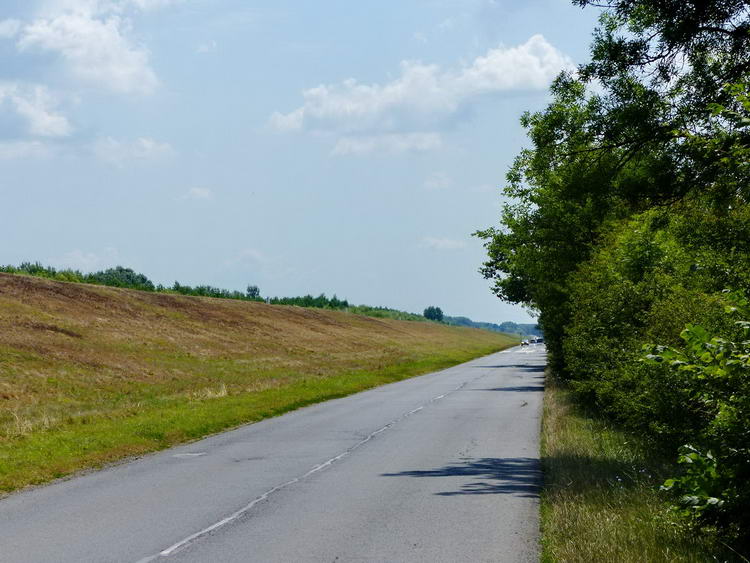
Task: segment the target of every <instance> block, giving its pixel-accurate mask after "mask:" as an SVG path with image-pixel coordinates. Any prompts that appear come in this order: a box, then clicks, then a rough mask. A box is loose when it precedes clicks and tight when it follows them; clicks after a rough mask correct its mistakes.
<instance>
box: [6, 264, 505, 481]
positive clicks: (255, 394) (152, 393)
mask: <svg viewBox="0 0 750 563" xmlns="http://www.w3.org/2000/svg"><path fill="white" fill-rule="evenodd" d="M514 343H515V340H514V339H513V337H510V336H508V335H503V334H498V333H491V332H487V331H480V330H475V329H467V328H458V327H448V326H442V325H438V324H434V323H416V322H406V321H396V320H391V319H375V318H371V317H365V316H359V315H353V314H350V313H344V312H338V311H326V310H320V309H303V308H299V307H285V306H273V305H266V304H263V303H253V302H242V301H233V300H222V299H210V298H198V297H184V296H177V295H165V294H159V293H151V292H141V291H133V290H124V289H114V288H106V287H100V286H93V285H82V284H73V283H62V282H54V281H48V280H44V279H39V278H32V277H26V276H18V275H9V274H0V491H6V492H7V491H12V490H14V489H17V488H20V487H23V486H26V485H30V484H34V483H41V482H44V481H47V480H49V479H52V478H55V477H60V476H63V475H67V474H70V473H72V472H74V471H77V470H80V469H83V468H87V467H96V466H100V465H101V464H104V463H107V462H111V461H114V460H117V459H119V458H122V457H126V456H130V455H137V454H142V453H145V452H148V451H153V450H156V449H159V448H163V447H167V446H169V445H171V444H175V443H179V442H181V441H186V440H191V439H195V438H198V437H200V436H204V435H206V434H209V433H212V432H217V431H220V430H223V429H226V428H230V427H232V426H236V425H238V424H242V423H245V422H250V421H255V420H259V419H261V418H265V417H267V416H273V415H275V414H279V413H282V412H285V411H288V410H291V409H293V408H297V407H299V406H302V405H306V404H310V403H313V402H317V401H321V400H325V399H328V398H334V397H340V396H344V395H347V394H349V393H353V392H356V391H359V390H362V389H366V388H369V387H373V386H375V385H380V384H383V383H388V382H392V381H397V380H399V379H403V378H406V377H409V376H413V375H417V374H420V373H426V372H429V371H432V370H435V369H440V368H443V367H447V366H449V365H453V364H456V363H460V362H462V361H466V360H468V359H470V358H473V357H477V356H480V355H483V354H487V353H490V352H492V351H495V350H499V349H502V348H504V347H507V346H509V345H512V344H514Z"/></svg>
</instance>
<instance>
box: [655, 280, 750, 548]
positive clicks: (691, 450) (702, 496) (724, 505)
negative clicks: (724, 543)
mask: <svg viewBox="0 0 750 563" xmlns="http://www.w3.org/2000/svg"><path fill="white" fill-rule="evenodd" d="M727 300H728V305H727V307H726V312H727V313H728V314H729V315H731V316H732V318H737V317H739V320H735V322H734V327H735V330H733V331H732V332H731V334H725V335H721V336H716V335H713V334H712V333H711V332H710V331H709V330H707V329H705V328H704V327H702V326H699V325H693V324H688V325H687V326H686V327H685V329H684V330H683V331H682V333H681V335H680V336H681V338H682V340H683V341H684V343H683V345H682V346H679V347H673V346H663V345H659V346H653V345H651V346H646V347H645V348H644V350H645V351H646V352H648V353H647V355H646V356H645V359H644V361H645V362H646V363H647V364H650V365H656V366H658V367H661V366H662V365H664V366H667V369H668V373H669V375H670V376H671V380H672V381H673V385H674V387H675V388H676V389H677V390H678V391H679V392H680V394H681V396H683V397H685V399H686V401H685V403H684V405H683V407H684V408H685V409H686V410H688V411H689V414H690V416H691V417H692V418H693V419H694V424H693V433H692V435H691V436H690V437H689V438H690V444H686V445H683V446H682V448H681V449H680V457H679V462H680V464H681V465H682V466H683V468H684V472H683V474H682V475H681V476H678V477H675V478H673V479H669V480H668V481H667V482H666V483H665V484H664V488H665V489H667V490H671V491H674V492H675V493H677V494H678V495H679V503H680V506H681V507H682V510H683V512H685V513H687V514H690V515H692V516H693V517H694V518H695V519H696V520H698V521H700V522H708V523H713V524H721V525H723V526H725V527H728V528H730V529H731V530H732V531H733V533H735V534H738V535H740V536H741V539H742V540H743V542H744V543H745V544H748V543H750V533H749V531H748V529H747V527H745V526H741V525H740V523H743V522H748V521H750V480H749V479H750V320H748V319H750V306H748V299H747V298H746V297H745V296H744V294H743V293H741V292H736V293H732V294H729V295H728V296H727ZM732 525H733V526H732Z"/></svg>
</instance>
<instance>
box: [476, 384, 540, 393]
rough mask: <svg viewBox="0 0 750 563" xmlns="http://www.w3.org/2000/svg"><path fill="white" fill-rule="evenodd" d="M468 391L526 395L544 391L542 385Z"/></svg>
mask: <svg viewBox="0 0 750 563" xmlns="http://www.w3.org/2000/svg"><path fill="white" fill-rule="evenodd" d="M469 391H506V392H514V391H515V392H517V393H527V392H531V391H544V385H516V386H515V387H490V388H487V389H469Z"/></svg>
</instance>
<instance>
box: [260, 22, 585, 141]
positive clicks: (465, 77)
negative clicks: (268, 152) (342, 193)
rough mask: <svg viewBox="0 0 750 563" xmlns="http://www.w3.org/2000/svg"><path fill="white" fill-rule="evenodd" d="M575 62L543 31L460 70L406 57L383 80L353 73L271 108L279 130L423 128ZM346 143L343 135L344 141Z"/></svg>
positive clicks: (532, 86) (544, 81) (537, 85)
mask: <svg viewBox="0 0 750 563" xmlns="http://www.w3.org/2000/svg"><path fill="white" fill-rule="evenodd" d="M573 66H574V65H573V62H572V61H571V60H570V59H569V58H568V57H567V56H565V55H564V54H563V53H561V52H560V51H558V50H557V49H556V48H555V47H553V46H552V45H551V44H550V43H548V42H547V40H546V39H545V38H544V37H543V36H541V35H534V36H533V37H531V38H530V39H529V40H528V41H526V42H525V43H523V44H522V45H518V46H515V47H498V48H496V49H490V50H489V51H488V52H487V53H486V54H485V55H483V56H480V57H477V58H476V59H474V61H472V62H471V63H470V64H468V65H464V66H463V67H462V68H460V69H459V70H456V71H451V70H443V69H441V68H440V67H439V66H438V65H434V64H432V65H428V64H423V63H420V62H412V61H404V62H402V63H401V75H400V76H399V77H398V78H396V79H395V80H393V81H391V82H388V83H385V84H363V83H360V82H358V81H357V80H355V79H353V78H350V79H347V80H344V81H343V82H341V83H339V84H330V85H320V86H317V87H315V88H310V89H308V90H305V91H304V92H303V93H302V96H303V98H304V103H303V105H302V106H301V107H299V108H297V109H295V110H293V111H291V112H289V113H279V112H276V113H274V114H273V115H272V116H271V124H272V125H273V126H274V127H275V128H277V129H278V130H280V131H319V132H329V133H330V132H333V133H336V134H338V135H342V136H352V135H355V134H356V135H364V136H376V135H384V134H395V133H401V134H403V133H416V132H420V133H421V134H424V133H425V132H428V133H429V132H430V131H436V130H439V129H441V128H445V127H446V126H448V125H449V124H450V123H451V121H452V120H455V118H456V117H457V116H458V115H459V114H460V112H461V111H462V110H464V109H466V108H467V107H470V106H471V105H472V104H475V103H477V101H478V100H479V99H480V98H482V97H483V96H487V95H492V94H495V95H497V94H500V93H503V92H508V91H514V90H515V91H518V90H541V89H545V88H546V87H547V86H548V85H549V83H550V82H551V80H552V79H553V78H554V77H555V76H556V75H557V74H558V73H559V72H560V71H561V70H563V69H571V68H573ZM349 144H350V142H349V141H345V142H344V146H345V147H348V146H349ZM436 146H438V145H437V144H435V146H434V147H433V148H435V147H436ZM334 152H335V153H336V154H343V153H344V152H342V150H340V149H334ZM348 152H349V153H357V152H358V151H356V150H354V151H351V150H350V151H348Z"/></svg>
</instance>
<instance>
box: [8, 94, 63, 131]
mask: <svg viewBox="0 0 750 563" xmlns="http://www.w3.org/2000/svg"><path fill="white" fill-rule="evenodd" d="M6 101H7V102H9V103H10V104H11V106H12V107H13V109H14V110H15V112H16V113H17V114H18V115H20V116H21V117H22V118H23V119H24V120H25V121H26V122H27V124H28V130H29V133H30V134H31V135H36V136H40V137H64V136H66V135H69V134H70V131H71V127H70V123H69V122H68V120H67V118H66V117H65V116H64V115H62V114H60V113H58V112H57V111H56V106H57V105H58V101H57V98H56V97H55V96H54V95H53V94H52V93H51V92H50V91H49V90H48V89H47V88H46V87H45V86H40V85H25V84H19V83H15V82H10V83H2V82H0V104H3V103H4V102H6Z"/></svg>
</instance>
